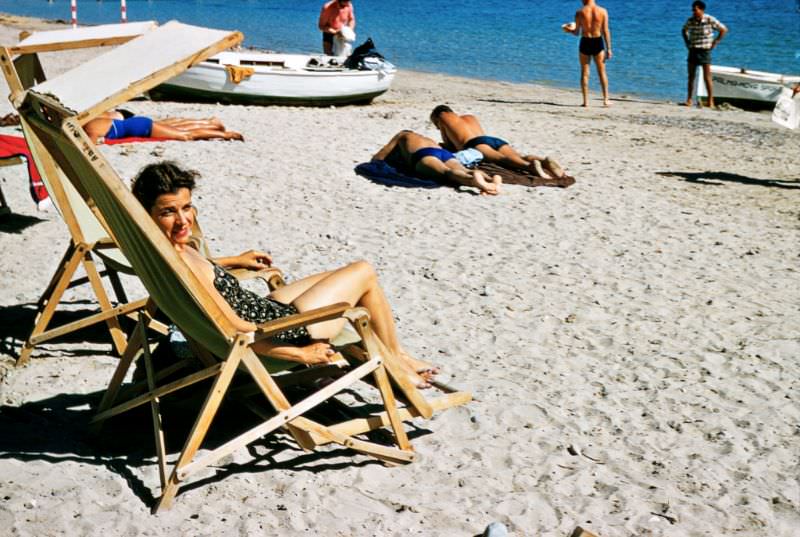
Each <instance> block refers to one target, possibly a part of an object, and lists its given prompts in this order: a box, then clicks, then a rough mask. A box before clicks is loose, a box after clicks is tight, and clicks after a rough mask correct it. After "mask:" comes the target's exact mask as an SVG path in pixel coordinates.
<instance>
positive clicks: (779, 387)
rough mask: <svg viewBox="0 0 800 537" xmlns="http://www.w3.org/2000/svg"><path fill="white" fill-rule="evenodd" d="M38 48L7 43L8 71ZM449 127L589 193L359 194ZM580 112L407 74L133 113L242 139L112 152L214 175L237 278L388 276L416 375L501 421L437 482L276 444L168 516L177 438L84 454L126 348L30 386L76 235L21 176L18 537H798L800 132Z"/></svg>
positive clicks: (4, 431)
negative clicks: (376, 92)
mask: <svg viewBox="0 0 800 537" xmlns="http://www.w3.org/2000/svg"><path fill="white" fill-rule="evenodd" d="M29 24H30V23H29ZM17 31H18V29H17V28H11V27H8V26H6V27H2V29H1V30H0V36H1V37H2V38H3V42H9V41H11V42H13V38H14V37H15V35H16V32H17ZM87 54H89V53H87ZM80 57H81V56H79V55H72V56H70V57H69V58H67V59H65V58H61V59H59V60H50V63H48V64H46V65H45V69H49V70H50V71H51V72H53V71H57V70H58V69H63V68H66V67H67V66H68V65H69V61H79V59H80ZM67 60H69V61H67ZM576 77H577V66H576ZM613 83H614V81H613V80H612V89H613ZM2 90H3V91H6V90H5V87H3V88H2ZM681 91H682V88H675V93H676V99H679V98H680V97H682V94H681ZM442 102H446V103H449V104H450V105H451V106H453V107H454V108H455V109H456V110H457V111H463V112H472V113H475V114H477V115H478V116H479V117H480V118H481V119H482V121H483V123H484V126H485V127H486V129H487V130H488V131H489V132H490V133H492V134H495V135H497V136H501V137H503V138H506V139H509V140H511V141H512V142H513V143H514V145H516V146H517V147H518V148H519V149H521V150H523V151H525V152H533V153H538V154H542V155H551V156H555V157H556V158H557V159H558V160H559V161H560V162H562V163H563V164H564V166H565V167H566V168H567V169H568V171H569V172H570V173H571V174H572V175H575V176H576V177H577V179H578V182H577V184H575V185H574V186H573V187H571V188H568V189H566V190H561V189H550V188H538V189H525V188H522V187H514V186H509V187H507V188H505V190H504V193H503V195H502V196H500V197H498V198H494V199H491V198H485V197H479V196H476V195H473V194H471V193H467V192H458V191H456V190H452V189H449V188H441V189H435V190H419V189H404V188H387V187H384V186H380V185H377V184H373V183H371V182H369V181H367V180H365V179H363V178H361V177H358V176H356V175H355V174H354V173H353V171H352V169H353V166H354V165H355V164H356V163H358V162H362V161H366V160H368V159H369V157H370V155H371V154H372V153H373V152H375V151H376V150H377V149H378V148H379V147H380V146H381V145H382V144H383V143H384V142H385V141H387V140H388V139H389V137H390V136H391V135H392V134H394V133H395V132H397V131H398V130H400V129H402V128H410V129H413V130H417V131H419V132H422V133H427V134H428V135H434V134H435V131H434V129H433V126H432V125H431V124H430V123H429V122H428V121H427V116H428V114H429V112H430V110H431V109H432V108H433V106H434V105H436V104H438V103H442ZM579 102H580V96H579V94H578V93H577V92H575V91H566V90H560V89H553V88H545V87H540V86H532V85H514V84H506V83H500V82H485V81H476V80H467V79H461V78H454V77H445V76H438V75H431V74H421V73H412V72H406V71H403V72H401V73H400V74H399V75H398V77H397V79H396V82H395V84H394V86H393V88H392V90H391V91H390V92H389V93H387V94H386V95H384V96H383V97H381V98H379V99H378V100H377V101H376V102H375V103H374V104H373V105H372V106H368V107H345V108H337V109H331V108H322V109H312V108H275V107H268V108H258V107H244V106H214V105H192V104H175V103H150V102H144V101H140V102H134V103H130V108H131V109H133V110H135V111H136V112H139V113H143V114H149V115H154V116H166V115H182V116H203V117H207V116H210V115H215V116H218V117H220V118H221V119H222V120H223V121H224V122H225V124H226V125H228V126H229V127H230V128H232V129H235V130H240V131H241V132H243V133H244V135H245V137H246V142H245V143H233V142H231V143H226V142H195V143H179V142H172V143H158V144H138V145H129V146H115V147H109V148H104V149H103V152H104V153H105V154H106V155H107V156H108V157H109V159H110V160H111V162H112V163H113V164H114V166H115V167H116V168H117V170H119V171H120V173H121V174H122V175H124V176H126V177H131V176H133V175H134V174H135V173H136V171H137V170H138V169H139V168H140V167H141V166H142V165H144V164H145V163H149V162H152V161H155V160H157V159H159V158H168V159H174V160H176V161H178V162H181V163H184V164H187V165H190V166H192V167H194V168H196V169H197V170H199V171H200V172H201V173H202V175H203V177H204V178H203V180H202V182H201V187H200V189H199V191H198V193H197V196H196V198H197V200H196V201H197V205H198V206H199V208H200V214H201V218H202V223H203V226H204V229H205V232H206V234H207V235H208V236H210V237H213V238H215V240H213V242H212V247H213V249H214V250H215V251H217V252H220V253H236V252H238V251H241V250H242V249H245V248H250V247H257V248H261V249H266V250H269V251H271V252H273V254H274V257H275V262H276V264H277V265H279V266H281V267H282V268H284V269H285V270H286V272H288V273H289V274H291V275H296V276H301V275H305V274H308V273H312V272H316V271H319V270H322V269H325V268H331V267H335V266H338V265H341V264H343V263H346V262H348V261H350V260H353V259H357V258H364V259H367V260H369V261H371V262H372V263H374V264H375V266H376V267H377V269H378V271H379V273H380V275H381V279H382V282H383V284H384V286H385V288H386V291H387V293H388V295H389V297H390V299H391V302H392V304H393V307H394V309H395V313H396V317H397V321H398V325H399V330H400V333H401V335H402V338H403V341H404V343H405V344H406V346H407V347H408V348H409V350H410V351H412V352H413V353H415V354H416V355H418V356H420V357H422V358H427V359H430V360H432V361H434V362H436V363H438V364H440V365H441V366H442V367H443V370H444V373H443V377H444V378H445V379H447V380H449V381H451V382H452V383H453V384H455V385H457V386H459V387H461V388H463V389H468V390H471V391H472V392H473V393H474V395H475V397H476V398H477V399H479V401H478V402H474V403H472V404H470V405H468V406H466V407H461V408H458V409H454V410H450V411H447V412H444V413H442V414H439V415H437V417H436V418H435V419H433V420H431V421H429V422H425V421H419V422H417V423H416V425H417V426H418V427H419V428H420V431H422V432H424V434H420V435H417V436H416V438H415V439H414V445H415V448H416V449H417V451H418V452H419V454H420V455H421V457H420V461H419V462H416V463H414V464H411V465H408V466H404V467H395V468H386V467H383V466H381V465H380V464H377V463H373V462H372V461H371V460H369V459H367V458H365V457H362V456H357V455H356V456H353V455H352V454H350V453H347V452H344V451H341V450H330V451H326V450H323V451H322V454H321V455H313V456H307V455H304V454H303V453H302V452H300V451H298V450H296V449H295V448H294V446H293V444H292V443H291V442H290V441H289V440H287V439H286V438H284V437H278V438H274V437H273V438H270V439H268V440H267V441H266V442H261V443H257V445H256V446H255V447H254V448H253V449H251V450H249V451H248V450H241V451H240V452H238V453H237V454H235V456H233V457H231V458H230V460H229V461H227V462H228V464H226V465H224V466H221V467H220V468H219V470H218V472H217V473H216V474H215V473H214V472H209V473H208V474H207V476H206V477H207V478H204V479H202V480H201V482H200V483H199V484H198V485H196V486H192V485H189V486H186V487H184V488H183V489H182V494H181V495H180V496H179V497H178V499H177V502H176V505H175V507H174V508H173V509H172V510H171V511H168V512H165V513H162V514H160V515H158V516H151V515H150V514H149V510H148V509H149V505H148V503H149V502H150V501H151V498H150V495H151V494H153V493H155V492H156V489H157V484H158V478H157V469H156V465H155V463H154V460H155V459H154V457H153V455H152V447H151V446H152V440H151V437H150V435H149V432H148V429H147V426H148V425H147V424H148V419H147V418H146V417H143V418H141V419H138V420H137V421H136V423H137V425H135V430H136V434H134V435H132V436H131V438H130V441H129V443H128V444H127V445H126V446H125V447H124V448H123V449H119V450H117V451H116V452H114V453H112V454H111V455H108V454H106V452H101V451H98V449H97V448H96V447H95V446H94V445H93V444H92V443H91V441H90V437H89V436H88V435H87V434H86V432H85V430H84V426H85V424H86V422H87V421H88V419H89V417H90V411H89V408H88V403H89V402H90V401H94V399H92V398H91V397H89V398H87V397H85V396H84V394H97V393H98V392H99V391H100V390H102V389H103V388H104V386H105V385H106V383H107V381H108V379H109V377H110V374H111V371H112V369H113V367H114V364H115V358H113V357H111V356H110V355H109V354H108V353H109V348H110V346H109V344H108V343H107V342H106V341H105V340H103V337H102V331H95V332H91V333H90V334H88V337H89V339H90V341H89V342H86V341H84V339H86V337H83V338H81V337H75V338H71V339H70V340H68V341H66V342H56V343H52V344H47V345H45V346H44V347H43V348H42V349H41V350H39V351H38V352H37V353H35V354H34V359H33V360H32V362H31V364H30V366H29V367H26V368H23V369H15V368H13V359H14V358H15V356H16V354H17V352H18V349H19V346H20V344H21V341H20V338H24V337H25V336H26V335H27V331H29V330H30V324H29V323H30V322H31V321H32V307H33V304H34V303H35V302H36V300H37V299H38V297H39V294H40V293H41V291H42V289H43V288H44V286H45V284H46V283H47V280H48V279H49V277H50V275H51V274H52V271H53V270H54V268H55V266H56V263H57V262H58V260H59V258H60V256H61V255H62V252H63V250H64V248H65V247H66V244H67V238H68V236H67V232H66V228H65V227H64V225H63V223H62V222H61V221H60V219H59V218H58V217H57V216H56V215H55V214H53V213H37V212H36V211H35V208H34V206H33V203H32V202H31V200H30V198H29V196H28V192H27V183H26V176H25V172H24V170H23V168H22V167H19V166H17V167H10V168H0V179H1V180H2V182H1V183H0V185H2V187H3V191H4V192H5V194H6V197H7V198H8V201H9V203H10V204H11V206H12V208H13V209H14V212H15V213H17V214H18V215H21V216H20V217H17V218H16V219H15V220H13V221H14V222H17V223H20V222H22V221H23V220H21V219H26V220H32V219H37V220H36V221H35V225H30V226H29V227H24V229H18V230H17V231H16V232H9V230H8V227H7V226H8V225H7V224H0V225H3V226H6V227H2V229H0V248H1V249H2V252H3V255H2V257H0V274H2V286H0V307H2V309H1V310H0V312H2V313H0V316H2V318H0V326H3V328H2V332H3V341H2V347H0V394H1V395H0V400H1V401H2V405H3V406H2V407H0V431H1V432H0V435H2V436H1V438H2V440H0V527H1V528H3V529H4V530H3V531H4V532H7V534H9V535H36V536H40V535H89V534H93V535H98V534H105V535H157V534H167V533H170V534H179V535H234V534H239V535H251V534H253V535H254V534H259V535H260V534H264V535H336V536H349V535H381V536H383V535H407V534H416V535H442V536H449V535H465V536H470V535H475V534H479V533H481V532H482V531H483V528H484V527H485V526H486V525H487V524H488V523H490V522H492V521H501V522H503V523H505V524H506V525H507V526H508V527H509V529H510V531H511V533H512V534H513V535H519V536H522V535H545V536H551V535H552V536H561V535H568V533H569V532H570V531H571V530H572V529H573V528H574V527H575V526H576V525H582V526H583V527H585V528H588V529H591V530H592V531H593V532H595V533H597V534H598V535H600V536H602V537H611V536H619V535H636V536H643V535H663V536H682V535H692V536H695V535H697V536H699V535H737V536H767V535H768V536H771V537H775V536H787V537H788V536H790V535H796V534H797V532H798V528H800V514H799V513H800V484H799V483H798V478H797V476H798V472H800V467H799V465H798V454H800V447H798V446H800V405H799V404H798V398H800V393H798V377H799V376H800V375H799V373H800V366H798V356H800V311H798V310H799V309H800V308H798V304H800V286H798V261H799V260H800V232H799V231H800V131H799V132H792V131H788V130H785V129H782V128H781V127H778V126H777V125H774V124H772V123H771V122H770V118H769V115H767V114H756V113H749V112H742V111H712V110H698V109H687V108H683V107H679V106H676V105H674V104H669V103H651V102H643V101H637V100H633V99H631V100H629V99H615V100H614V103H613V107H612V108H611V109H609V110H604V109H602V108H600V107H599V104H600V100H599V99H598V98H597V95H594V98H593V101H592V104H593V105H596V106H595V107H594V108H591V109H589V110H584V109H581V108H578V107H576V106H575V105H576V104H578V103H579ZM10 110H11V108H10V105H8V103H0V113H5V112H8V111H10ZM3 131H4V132H6V133H8V132H14V131H13V129H9V128H6V129H3ZM660 172H672V173H677V174H690V175H691V176H692V177H700V180H699V181H687V180H685V179H684V178H682V177H680V176H675V175H672V176H667V175H661V174H660ZM705 172H708V173H705ZM38 219H41V221H39V220H38ZM17 227H20V226H17ZM69 297H70V300H88V299H89V298H90V297H89V295H88V294H87V293H86V292H84V291H74V292H71V293H70V294H69ZM79 306H80V307H82V308H84V309H86V308H89V307H90V306H89V305H88V304H80V305H79ZM26 323H27V324H26ZM116 430H117V431H119V428H117V429H116ZM176 442H177V440H176Z"/></svg>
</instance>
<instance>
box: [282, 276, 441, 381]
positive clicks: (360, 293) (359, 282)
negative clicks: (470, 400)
mask: <svg viewBox="0 0 800 537" xmlns="http://www.w3.org/2000/svg"><path fill="white" fill-rule="evenodd" d="M312 278H313V280H312ZM312 281H313V283H311V282H312ZM309 283H311V285H308V284H309ZM297 284H302V285H303V286H306V289H305V291H303V292H302V293H300V294H299V295H296V292H297V291H298V290H300V289H301V286H300V285H298V286H297V287H295V288H293V289H290V290H288V291H284V289H285V287H284V288H281V289H278V290H276V291H275V292H273V293H272V295H271V296H272V297H273V298H274V299H275V300H279V301H281V302H283V301H284V300H285V299H286V298H288V297H290V296H292V295H296V296H295V298H294V300H292V304H294V305H295V307H296V308H297V309H298V310H299V311H308V310H311V309H315V308H320V307H323V306H328V305H330V304H335V303H337V302H347V303H348V304H350V305H351V306H361V307H363V308H366V309H367V311H369V313H370V319H371V325H372V328H373V330H374V331H375V335H376V336H377V337H378V338H380V340H381V341H383V343H384V344H385V345H386V346H387V348H388V349H389V350H390V351H391V352H392V353H393V354H395V355H396V356H397V357H399V358H401V361H402V362H403V363H404V364H405V365H406V366H407V367H408V371H409V373H413V375H411V376H412V378H413V380H414V381H415V383H417V384H424V383H425V382H424V381H425V379H424V378H423V377H420V376H419V375H417V374H416V372H417V371H435V368H433V367H432V366H431V365H430V364H428V363H426V362H423V361H421V360H416V359H414V358H412V357H411V356H410V355H409V354H408V353H407V352H406V351H405V350H404V349H403V348H402V346H401V345H400V342H399V341H398V339H397V328H396V327H395V324H394V318H393V316H392V310H391V307H390V306H389V301H388V300H387V299H386V295H385V294H384V292H383V289H381V287H380V284H379V283H378V277H377V275H376V274H375V270H374V269H373V268H372V266H371V265H370V264H369V263H366V262H364V261H357V262H355V263H351V264H350V265H347V266H346V267H343V268H340V269H338V270H335V271H332V272H328V273H324V274H322V275H317V276H312V277H310V278H309V279H305V281H304V280H300V281H299V282H295V284H292V285H297ZM343 324H344V321H343V320H341V319H337V320H333V321H325V322H322V323H316V324H314V325H312V326H309V334H310V335H311V336H312V337H313V338H316V339H330V338H332V337H334V336H336V334H338V333H339V331H340V330H341V329H342V326H343Z"/></svg>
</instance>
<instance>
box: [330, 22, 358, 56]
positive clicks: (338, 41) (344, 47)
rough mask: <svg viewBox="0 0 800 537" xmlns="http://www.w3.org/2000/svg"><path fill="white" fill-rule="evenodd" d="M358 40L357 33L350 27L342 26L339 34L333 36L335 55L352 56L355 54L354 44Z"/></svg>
mask: <svg viewBox="0 0 800 537" xmlns="http://www.w3.org/2000/svg"><path fill="white" fill-rule="evenodd" d="M355 40H356V33H355V32H354V31H353V29H352V28H350V27H349V26H342V29H341V30H339V33H337V34H336V35H334V36H333V55H334V56H344V57H347V56H350V54H352V53H353V43H354V42H355Z"/></svg>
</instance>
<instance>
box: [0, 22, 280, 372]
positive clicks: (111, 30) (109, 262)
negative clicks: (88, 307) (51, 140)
mask: <svg viewBox="0 0 800 537" xmlns="http://www.w3.org/2000/svg"><path fill="white" fill-rule="evenodd" d="M156 27H157V24H156V23H155V22H142V23H133V24H109V25H102V26H92V27H85V28H78V29H66V30H55V31H49V32H38V33H35V34H32V35H30V36H28V37H26V38H24V39H23V40H22V41H21V42H20V43H19V44H18V45H15V46H13V47H4V48H2V49H0V66H1V67H2V70H3V74H4V76H5V78H6V82H7V83H8V86H9V89H10V90H11V92H10V95H9V100H10V101H11V103H12V105H14V106H15V108H16V107H17V106H18V104H19V103H20V102H21V100H22V97H23V94H24V91H25V90H26V89H28V88H29V87H31V86H33V85H35V84H36V83H42V82H44V81H45V80H46V78H45V76H44V72H43V70H42V68H41V64H40V62H39V57H38V54H39V53H42V52H52V51H57V50H71V49H77V48H85V47H95V46H107V45H118V44H121V43H125V42H127V41H130V40H131V39H134V38H135V37H138V36H140V35H142V34H144V33H146V32H148V31H150V30H153V29H155V28H156ZM15 55H16V58H14V56H15ZM12 59H13V61H12ZM21 127H22V130H23V133H24V134H25V138H26V140H27V142H28V146H29V149H30V151H31V154H32V156H33V159H34V161H35V163H36V166H37V168H38V169H39V171H40V173H41V175H42V179H43V182H44V183H45V187H46V188H47V191H48V192H49V193H50V195H51V199H52V200H53V204H54V206H55V207H56V209H57V211H58V212H59V214H60V215H61V216H62V218H63V220H64V223H65V224H66V226H67V230H68V231H69V233H70V243H69V245H68V246H67V250H66V252H65V253H64V255H63V256H62V259H61V262H60V263H59V265H58V266H57V268H56V271H55V273H54V274H53V276H52V278H51V279H50V282H49V284H48V286H47V287H46V288H45V290H44V292H43V293H42V295H41V297H40V299H39V301H38V302H37V312H36V317H35V320H34V327H33V330H32V332H31V334H30V336H29V337H28V339H27V340H26V341H25V342H24V343H23V345H22V348H21V349H20V354H19V357H18V358H17V362H16V365H17V366H21V365H25V364H26V363H27V362H28V361H29V359H30V356H31V353H32V352H33V350H34V349H35V348H36V346H37V345H41V344H43V343H45V342H47V341H50V340H52V339H55V338H57V337H61V336H63V335H65V334H69V333H71V332H73V331H76V330H80V329H82V328H85V327H88V326H91V325H93V324H96V323H100V322H105V323H106V324H107V325H108V329H109V333H110V335H111V339H112V344H113V346H114V350H115V351H116V352H117V354H119V355H121V354H122V353H123V352H124V351H125V345H126V336H125V334H124V332H123V330H122V328H121V327H120V323H119V317H120V316H122V315H131V314H132V313H133V312H134V311H136V310H138V309H139V308H141V307H143V306H144V305H145V303H146V299H141V300H137V301H135V302H128V300H127V297H126V294H125V291H124V288H123V286H122V284H121V280H120V278H119V274H120V273H122V274H129V275H133V274H134V273H133V270H132V269H131V267H130V264H129V263H128V260H127V259H125V256H124V255H122V253H121V252H120V251H119V249H118V248H117V247H116V245H115V243H114V241H113V240H112V239H111V238H110V234H109V232H108V230H107V229H106V228H105V227H104V225H103V223H102V216H101V215H99V214H97V211H96V210H92V209H91V208H90V207H89V206H88V205H87V204H86V203H85V202H84V200H83V198H81V196H80V195H79V194H78V192H77V191H76V190H75V188H74V187H73V186H72V185H71V184H70V183H69V181H67V180H66V179H65V177H64V175H63V172H62V171H61V169H60V168H59V167H58V165H57V164H56V163H55V162H54V161H53V159H52V157H51V156H50V155H49V154H48V153H47V151H45V150H43V149H42V146H41V143H40V142H39V140H38V138H37V137H36V134H35V133H33V132H32V131H31V129H30V127H29V126H28V124H27V123H26V122H25V121H24V119H23V120H21ZM0 210H1V209H0ZM198 233H199V227H198V228H197V229H196V230H195V234H198ZM206 254H208V252H207V251H206ZM98 258H99V260H101V261H102V265H103V267H104V269H103V270H98V268H97V260H98ZM78 267H82V268H83V270H84V272H85V274H86V275H85V276H84V277H81V278H75V273H76V271H77V269H78ZM243 275H244V274H240V275H239V276H240V277H241V276H243ZM103 276H107V277H108V279H109V281H110V283H111V286H112V288H113V290H114V293H115V295H116V298H117V305H116V306H114V305H112V304H111V300H110V299H109V297H108V295H107V293H106V290H105V288H104V286H103V284H102V277H103ZM248 276H250V275H249V274H248ZM262 276H263V275H262ZM272 277H274V276H272ZM85 283H90V284H91V286H92V290H93V292H94V294H95V297H96V299H97V302H98V304H99V305H100V312H98V313H96V314H92V315H88V316H86V317H83V318H81V319H78V320H76V321H73V322H71V323H68V324H64V325H61V326H58V327H54V328H50V323H51V321H52V319H53V316H54V314H55V312H56V308H57V307H58V305H59V303H60V301H61V298H62V297H63V294H64V292H65V291H66V290H67V289H70V288H72V287H75V286H78V285H82V284H85ZM151 313H152V312H151ZM151 327H153V328H156V329H157V330H159V331H162V332H164V331H165V330H166V327H164V326H160V323H157V322H154V323H153V324H152V326H151Z"/></svg>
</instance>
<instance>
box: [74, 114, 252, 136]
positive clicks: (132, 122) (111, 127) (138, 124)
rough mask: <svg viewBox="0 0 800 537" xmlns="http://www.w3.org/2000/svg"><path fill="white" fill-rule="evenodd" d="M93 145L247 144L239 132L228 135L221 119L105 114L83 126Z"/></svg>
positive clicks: (230, 132)
mask: <svg viewBox="0 0 800 537" xmlns="http://www.w3.org/2000/svg"><path fill="white" fill-rule="evenodd" d="M83 129H84V130H85V131H86V134H88V135H89V137H90V138H91V139H92V140H93V141H95V142H96V141H98V140H100V139H104V140H115V139H120V138H151V137H152V138H163V139H166V140H183V141H189V140H211V139H216V138H219V139H223V140H243V139H244V138H243V137H242V135H241V134H239V133H238V132H233V131H227V130H225V126H224V125H223V124H222V122H221V121H220V120H218V119H217V118H211V119H184V118H167V119H163V120H153V119H152V118H149V117H146V116H137V115H134V114H132V113H131V112H128V111H127V110H112V111H110V112H104V113H103V114H101V115H100V116H99V117H97V118H95V119H93V120H91V121H89V122H88V123H86V125H84V126H83Z"/></svg>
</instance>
